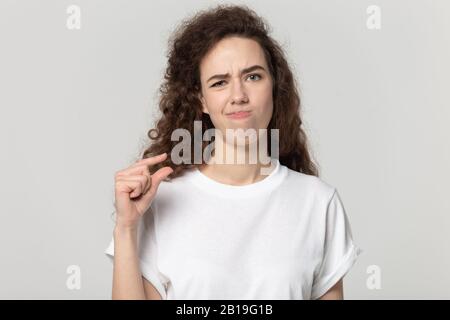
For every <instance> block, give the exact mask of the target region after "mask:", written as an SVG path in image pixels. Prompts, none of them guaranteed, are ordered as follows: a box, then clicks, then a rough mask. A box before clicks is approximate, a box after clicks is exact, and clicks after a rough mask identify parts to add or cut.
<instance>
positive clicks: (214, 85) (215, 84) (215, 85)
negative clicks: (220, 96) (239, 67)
mask: <svg viewBox="0 0 450 320" xmlns="http://www.w3.org/2000/svg"><path fill="white" fill-rule="evenodd" d="M222 82H223V80H221V81H219V82H216V83H214V84H213V85H212V86H211V87H218V86H217V84H219V83H222Z"/></svg>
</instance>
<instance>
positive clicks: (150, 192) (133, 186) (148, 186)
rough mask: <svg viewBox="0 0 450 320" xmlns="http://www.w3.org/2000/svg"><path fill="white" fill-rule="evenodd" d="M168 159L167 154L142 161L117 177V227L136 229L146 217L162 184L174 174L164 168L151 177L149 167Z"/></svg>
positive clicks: (119, 173) (117, 174)
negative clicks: (142, 218) (145, 214)
mask: <svg viewBox="0 0 450 320" xmlns="http://www.w3.org/2000/svg"><path fill="white" fill-rule="evenodd" d="M166 158H167V153H162V154H160V155H157V156H154V157H150V158H146V159H142V160H139V161H137V162H136V163H134V164H133V165H131V166H130V167H128V168H126V169H124V170H121V171H118V172H117V173H116V175H115V202H114V206H115V208H116V214H117V219H116V227H117V228H129V229H135V228H136V227H137V224H138V222H139V219H140V217H142V216H143V215H144V213H145V212H146V211H147V209H148V208H149V207H150V204H151V202H152V200H153V198H154V197H155V195H156V191H157V189H158V186H159V184H160V182H161V181H162V180H163V179H165V178H166V177H167V176H168V175H169V174H171V173H172V172H173V169H172V168H170V167H162V168H160V169H159V170H158V171H156V172H155V173H154V174H152V175H150V172H149V168H148V166H151V165H154V164H157V163H159V162H162V161H164V160H165V159H166Z"/></svg>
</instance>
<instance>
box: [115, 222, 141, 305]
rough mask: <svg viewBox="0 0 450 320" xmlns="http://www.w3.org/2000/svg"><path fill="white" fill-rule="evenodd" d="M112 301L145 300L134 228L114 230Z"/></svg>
mask: <svg viewBox="0 0 450 320" xmlns="http://www.w3.org/2000/svg"><path fill="white" fill-rule="evenodd" d="M112 299H113V300H119V299H133V300H146V299H147V296H146V294H145V289H144V281H143V277H142V274H141V270H140V267H139V258H138V248H137V231H136V229H135V228H117V227H116V228H114V270H113V287H112Z"/></svg>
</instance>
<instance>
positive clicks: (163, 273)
mask: <svg viewBox="0 0 450 320" xmlns="http://www.w3.org/2000/svg"><path fill="white" fill-rule="evenodd" d="M273 160H274V161H275V162H276V163H275V168H274V169H273V171H272V172H271V173H270V174H269V175H268V176H266V177H265V178H264V179H263V180H260V181H257V182H255V183H253V184H249V185H243V186H232V185H228V184H223V183H219V182H217V181H215V180H213V179H211V178H209V177H207V176H206V175H204V174H203V173H201V172H200V171H199V170H198V169H197V168H195V169H192V170H188V171H186V172H185V173H184V175H182V176H180V177H178V178H175V179H173V180H172V181H162V182H161V184H160V185H159V188H158V191H157V194H156V197H155V198H154V200H153V202H152V204H151V207H150V208H151V211H147V212H146V214H145V215H144V217H143V218H142V219H141V221H140V223H139V227H138V247H139V258H140V267H141V272H142V275H143V277H145V278H146V279H147V280H148V281H149V282H151V283H152V284H153V286H154V287H155V288H156V289H157V290H158V292H159V293H160V294H161V297H162V298H163V299H268V300H269V299H317V298H319V297H320V296H321V295H323V294H324V293H326V292H327V291H328V290H329V289H330V288H331V287H332V286H333V285H334V284H335V283H336V282H337V281H338V280H339V279H340V278H341V277H343V276H344V275H345V274H346V273H347V272H348V271H349V270H350V268H351V267H352V266H353V264H354V262H355V261H356V259H357V257H358V256H359V254H360V252H361V250H360V249H359V248H358V247H357V246H355V245H354V243H353V239H352V232H351V229H350V225H349V221H348V218H347V215H346V213H345V211H344V207H343V204H342V202H341V200H340V197H339V195H338V193H337V190H336V188H334V187H332V186H330V185H328V184H327V183H325V182H324V181H322V180H321V179H319V178H317V177H315V176H310V175H306V174H302V173H299V172H297V171H294V170H291V169H289V168H288V167H286V166H284V165H281V164H280V162H279V161H278V160H277V159H273ZM105 253H106V254H107V255H109V256H110V257H111V260H112V258H113V255H114V239H112V240H111V242H110V245H109V246H108V248H107V249H106V251H105Z"/></svg>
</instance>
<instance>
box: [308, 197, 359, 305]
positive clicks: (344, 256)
mask: <svg viewBox="0 0 450 320" xmlns="http://www.w3.org/2000/svg"><path fill="white" fill-rule="evenodd" d="M361 252H362V250H361V249H360V248H359V247H357V246H356V245H355V244H354V242H353V236H352V231H351V227H350V223H349V220H348V217H347V214H346V212H345V209H344V206H343V204H342V201H341V198H340V197H339V194H338V192H337V190H336V189H334V192H333V195H332V197H331V200H330V201H329V202H328V205H327V210H326V216H325V236H324V243H323V255H322V261H321V262H320V264H319V265H318V267H317V268H316V270H315V272H314V280H313V285H312V290H311V299H318V298H320V297H321V296H322V295H324V294H325V293H326V292H327V291H328V290H329V289H331V288H332V287H333V286H334V285H335V284H336V283H337V282H338V281H339V280H340V279H341V278H342V277H343V276H345V274H347V272H348V271H349V270H350V269H351V267H352V266H353V264H354V263H355V261H356V260H357V258H358V256H359V255H360V254H361Z"/></svg>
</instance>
